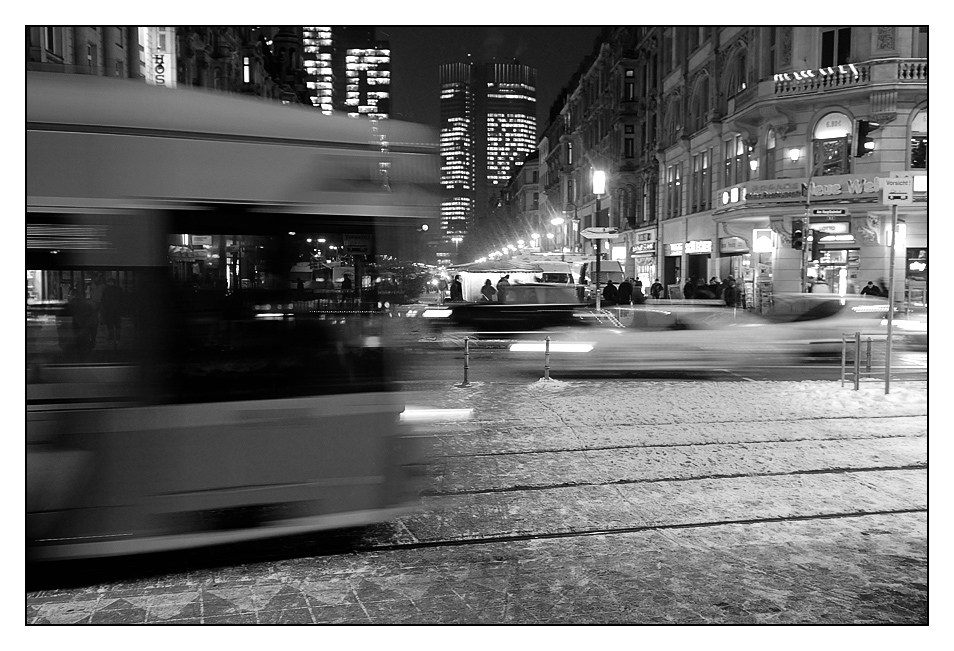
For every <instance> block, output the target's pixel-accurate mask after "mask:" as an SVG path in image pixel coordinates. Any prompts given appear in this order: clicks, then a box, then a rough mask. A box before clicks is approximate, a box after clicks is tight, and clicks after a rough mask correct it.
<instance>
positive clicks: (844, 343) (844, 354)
mask: <svg viewBox="0 0 954 651" xmlns="http://www.w3.org/2000/svg"><path fill="white" fill-rule="evenodd" d="M847 356H848V336H847V335H845V334H844V333H842V335H841V386H842V387H844V386H845V363H846V361H847Z"/></svg>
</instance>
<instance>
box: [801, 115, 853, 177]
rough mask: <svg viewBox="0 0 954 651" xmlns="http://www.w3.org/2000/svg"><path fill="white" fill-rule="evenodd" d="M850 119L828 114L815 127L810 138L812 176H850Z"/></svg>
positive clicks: (845, 116)
mask: <svg viewBox="0 0 954 651" xmlns="http://www.w3.org/2000/svg"><path fill="white" fill-rule="evenodd" d="M851 130H852V123H851V119H850V118H849V117H848V116H847V115H845V114H844V113H828V114H827V115H825V116H823V117H822V118H821V119H820V120H819V121H818V123H817V124H816V125H815V130H814V132H813V138H812V152H813V153H812V156H813V159H812V161H813V162H812V169H811V170H810V172H811V175H812V176H832V175H836V174H850V173H851V170H850V169H849V165H850V161H851V157H850V156H849V153H850V152H851Z"/></svg>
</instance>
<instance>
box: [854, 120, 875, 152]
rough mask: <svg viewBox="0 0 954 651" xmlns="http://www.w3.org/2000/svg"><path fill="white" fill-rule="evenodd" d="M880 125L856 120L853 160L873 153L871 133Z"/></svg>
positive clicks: (869, 121)
mask: <svg viewBox="0 0 954 651" xmlns="http://www.w3.org/2000/svg"><path fill="white" fill-rule="evenodd" d="M880 126H881V125H880V124H878V123H877V122H872V121H871V120H858V128H857V137H856V138H855V158H860V157H862V156H864V155H866V154H870V153H871V152H873V151H874V146H875V145H874V138H872V137H871V135H870V134H871V132H872V131H874V130H875V129H877V128H878V127H880Z"/></svg>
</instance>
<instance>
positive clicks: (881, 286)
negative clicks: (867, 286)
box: [878, 278, 888, 298]
mask: <svg viewBox="0 0 954 651" xmlns="http://www.w3.org/2000/svg"><path fill="white" fill-rule="evenodd" d="M878 289H879V290H880V291H881V294H880V296H884V297H885V298H888V286H887V285H885V284H884V278H878Z"/></svg>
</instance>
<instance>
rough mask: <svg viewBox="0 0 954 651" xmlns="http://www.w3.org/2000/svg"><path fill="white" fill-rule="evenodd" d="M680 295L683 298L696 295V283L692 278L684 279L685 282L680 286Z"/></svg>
mask: <svg viewBox="0 0 954 651" xmlns="http://www.w3.org/2000/svg"><path fill="white" fill-rule="evenodd" d="M682 295H683V296H684V297H685V298H693V297H695V295H696V284H695V283H694V282H692V278H690V279H689V280H687V281H686V284H685V285H684V286H683V288H682Z"/></svg>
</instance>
